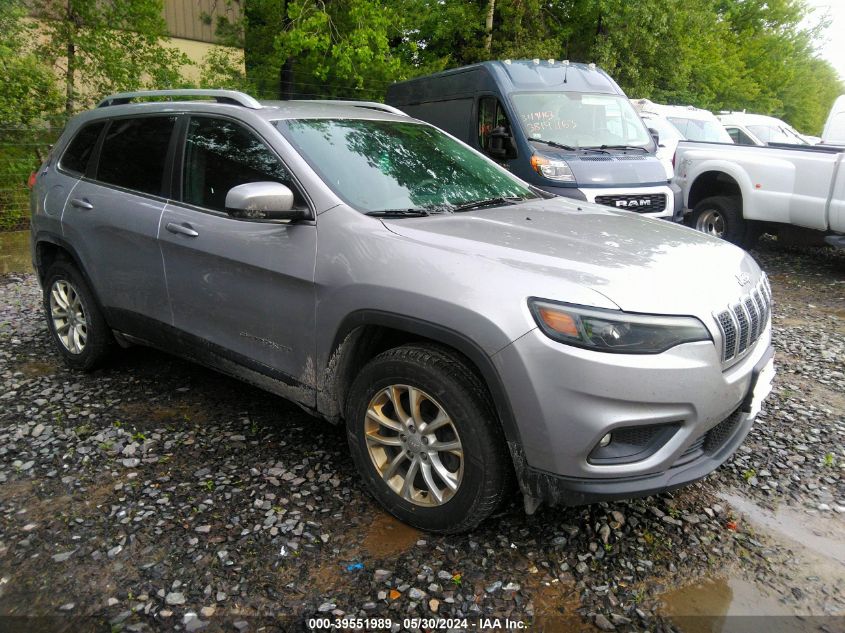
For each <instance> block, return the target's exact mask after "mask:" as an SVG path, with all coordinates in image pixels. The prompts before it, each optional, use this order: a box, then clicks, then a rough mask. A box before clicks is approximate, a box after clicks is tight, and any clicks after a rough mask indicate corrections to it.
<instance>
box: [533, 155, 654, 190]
mask: <svg viewBox="0 0 845 633" xmlns="http://www.w3.org/2000/svg"><path fill="white" fill-rule="evenodd" d="M538 155H539V156H545V157H546V158H553V159H557V160H565V161H566V164H567V165H569V168H570V169H571V170H572V174H573V175H574V176H575V182H576V183H577V184H578V185H579V186H584V185H602V186H605V187H608V186H619V185H636V186H643V185H647V184H652V183H658V182H659V183H664V184H665V183H666V181H667V180H668V178H667V177H666V170H665V168H664V166H663V165H662V164H661V162H660V159H658V158H657V157H656V156H655V155H654V154H644V153H642V152H631V153H628V154H623V153H616V152H613V153H610V154H600V153H598V152H596V153H593V152H579V153H578V154H573V153H571V152H566V151H561V152H550V151H543V152H538Z"/></svg>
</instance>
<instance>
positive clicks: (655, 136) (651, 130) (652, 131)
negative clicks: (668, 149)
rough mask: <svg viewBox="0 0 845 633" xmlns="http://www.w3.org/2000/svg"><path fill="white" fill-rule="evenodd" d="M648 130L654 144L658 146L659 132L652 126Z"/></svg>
mask: <svg viewBox="0 0 845 633" xmlns="http://www.w3.org/2000/svg"><path fill="white" fill-rule="evenodd" d="M648 132H649V134H651V138H653V139H654V144H655V145H657V147H660V133H659V132H658V131H657V130H655V129H654V128H653V127H650V128H648Z"/></svg>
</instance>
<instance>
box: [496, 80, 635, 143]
mask: <svg viewBox="0 0 845 633" xmlns="http://www.w3.org/2000/svg"><path fill="white" fill-rule="evenodd" d="M511 99H512V101H513V104H514V107H515V108H516V112H517V114H518V116H519V119H520V121H521V122H522V129H523V130H524V131H525V135H526V136H527V137H528V138H529V139H542V140H546V141H553V142H555V143H560V144H562V145H570V146H572V147H600V146H602V145H634V146H638V147H648V146H649V145H650V144H651V136H650V135H649V133H648V130H646V128H645V125H643V122H642V121H641V120H640V117H639V116H638V115H637V113H636V111H635V110H634V107H633V106H632V105H631V102H630V101H628V99H627V98H626V97H623V96H620V95H609V94H584V93H580V92H530V93H529V92H523V93H515V94H512V95H511Z"/></svg>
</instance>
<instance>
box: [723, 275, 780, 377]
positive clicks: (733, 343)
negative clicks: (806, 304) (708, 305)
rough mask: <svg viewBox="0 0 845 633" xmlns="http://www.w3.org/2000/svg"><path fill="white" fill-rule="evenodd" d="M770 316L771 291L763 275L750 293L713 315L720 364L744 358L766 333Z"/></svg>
mask: <svg viewBox="0 0 845 633" xmlns="http://www.w3.org/2000/svg"><path fill="white" fill-rule="evenodd" d="M771 315H772V289H771V286H770V285H769V280H768V279H767V278H766V275H765V274H764V275H763V276H762V278H761V279H760V281H759V282H758V283H757V286H756V287H755V288H753V289H752V290H751V292H749V293H748V294H746V295H744V296H742V297H740V298H739V301H737V302H736V303H733V304H731V305H730V306H728V308H727V309H726V310H722V311H721V312H717V313H715V314H714V315H713V316H714V317H715V318H716V323H717V324H718V325H719V330H720V331H721V333H722V362H723V363H727V362H728V361H732V360H739V358H741V357H742V356H744V355H745V354H746V353H747V352H748V350H750V349H751V348H752V347H753V346H754V343H755V342H756V341H757V339H758V338H760V335H761V334H762V333H763V331H764V330H765V329H766V325H767V324H768V323H769V319H770V318H771Z"/></svg>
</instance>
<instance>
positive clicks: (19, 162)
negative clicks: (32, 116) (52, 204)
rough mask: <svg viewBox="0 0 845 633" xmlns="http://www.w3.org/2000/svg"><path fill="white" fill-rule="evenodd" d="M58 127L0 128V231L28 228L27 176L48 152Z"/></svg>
mask: <svg viewBox="0 0 845 633" xmlns="http://www.w3.org/2000/svg"><path fill="white" fill-rule="evenodd" d="M61 131H62V126H60V125H59V126H56V125H53V126H41V127H29V128H17V127H2V126H0V231H15V230H18V229H25V228H27V226H28V225H29V188H28V187H27V181H28V180H29V175H30V174H31V173H32V172H33V171H34V170H36V169H37V168H38V165H39V164H40V163H41V161H43V160H44V158H45V157H46V156H47V154H48V153H49V151H50V147H51V145H52V144H53V143H54V142H55V141H56V139H57V138H58V137H59V134H60V133H61Z"/></svg>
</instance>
